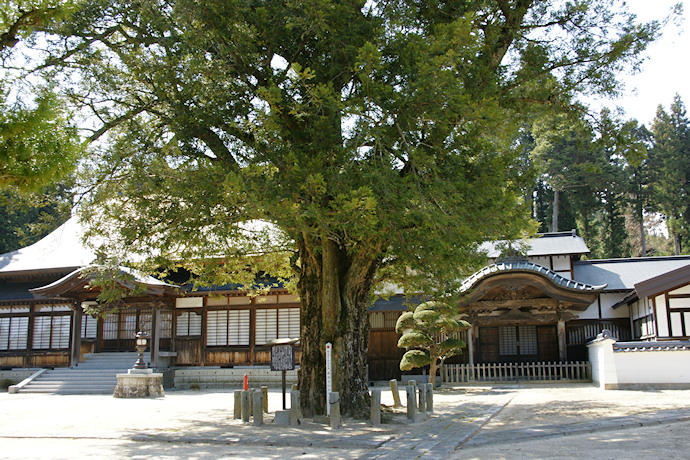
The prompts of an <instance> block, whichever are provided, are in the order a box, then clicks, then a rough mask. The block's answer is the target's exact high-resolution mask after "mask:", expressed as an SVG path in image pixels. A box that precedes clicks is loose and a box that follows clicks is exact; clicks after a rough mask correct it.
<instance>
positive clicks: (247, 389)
mask: <svg viewBox="0 0 690 460" xmlns="http://www.w3.org/2000/svg"><path fill="white" fill-rule="evenodd" d="M244 391H249V378H248V377H247V374H244Z"/></svg>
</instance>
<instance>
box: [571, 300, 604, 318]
mask: <svg viewBox="0 0 690 460" xmlns="http://www.w3.org/2000/svg"><path fill="white" fill-rule="evenodd" d="M573 313H574V314H576V315H577V319H599V306H598V304H597V301H596V300H595V301H594V303H593V304H591V305H590V306H589V307H587V310H585V311H575V312H573Z"/></svg>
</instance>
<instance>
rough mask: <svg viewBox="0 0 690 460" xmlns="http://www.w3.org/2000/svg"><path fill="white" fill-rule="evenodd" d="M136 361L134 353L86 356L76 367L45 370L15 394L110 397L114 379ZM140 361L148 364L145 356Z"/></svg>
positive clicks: (147, 357) (90, 354) (147, 358)
mask: <svg viewBox="0 0 690 460" xmlns="http://www.w3.org/2000/svg"><path fill="white" fill-rule="evenodd" d="M136 360H137V354H136V353H87V354H85V355H84V359H83V361H82V362H81V363H79V365H78V366H77V367H69V368H55V369H49V370H47V371H45V372H43V373H42V374H41V375H39V376H38V377H36V378H35V379H34V380H32V381H31V382H29V383H28V384H26V385H24V386H23V387H22V388H21V389H19V390H17V393H50V394H61V395H76V394H112V393H113V391H114V390H115V386H116V385H117V377H116V375H117V374H126V373H127V370H128V369H131V368H132V366H134V363H135V362H136ZM144 360H145V361H146V362H147V363H148V362H150V360H151V358H150V354H149V353H145V354H144Z"/></svg>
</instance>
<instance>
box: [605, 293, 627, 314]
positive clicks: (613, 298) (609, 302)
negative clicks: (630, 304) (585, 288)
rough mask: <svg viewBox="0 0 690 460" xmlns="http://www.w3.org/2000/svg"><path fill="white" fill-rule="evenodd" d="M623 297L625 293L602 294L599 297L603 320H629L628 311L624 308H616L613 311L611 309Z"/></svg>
mask: <svg viewBox="0 0 690 460" xmlns="http://www.w3.org/2000/svg"><path fill="white" fill-rule="evenodd" d="M623 297H625V293H604V294H601V295H600V296H599V299H600V301H601V317H602V318H604V319H611V318H629V317H630V312H629V309H628V308H627V307H625V306H622V307H618V308H616V309H615V310H614V309H613V308H611V307H612V306H614V305H615V304H616V303H617V302H619V301H621V300H622V299H623Z"/></svg>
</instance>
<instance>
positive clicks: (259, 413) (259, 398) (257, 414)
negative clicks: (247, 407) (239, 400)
mask: <svg viewBox="0 0 690 460" xmlns="http://www.w3.org/2000/svg"><path fill="white" fill-rule="evenodd" d="M263 396H264V395H263V393H261V392H260V391H255V392H254V404H252V406H254V426H261V425H263V424H264V411H263V408H264V402H263V399H264V398H263Z"/></svg>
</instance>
